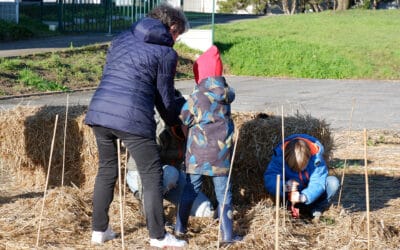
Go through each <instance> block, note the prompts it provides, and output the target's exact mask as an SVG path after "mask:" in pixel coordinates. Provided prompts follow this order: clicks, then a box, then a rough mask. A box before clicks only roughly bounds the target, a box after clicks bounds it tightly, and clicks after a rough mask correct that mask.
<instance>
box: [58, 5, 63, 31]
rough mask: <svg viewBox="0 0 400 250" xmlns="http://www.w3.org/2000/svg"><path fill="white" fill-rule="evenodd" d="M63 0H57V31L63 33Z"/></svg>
mask: <svg viewBox="0 0 400 250" xmlns="http://www.w3.org/2000/svg"><path fill="white" fill-rule="evenodd" d="M62 1H63V0H57V3H58V15H57V16H58V30H59V31H64V27H63V4H62Z"/></svg>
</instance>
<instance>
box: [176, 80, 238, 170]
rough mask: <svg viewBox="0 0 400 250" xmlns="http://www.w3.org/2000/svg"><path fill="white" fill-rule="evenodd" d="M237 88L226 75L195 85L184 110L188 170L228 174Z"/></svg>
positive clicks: (182, 116) (183, 119)
mask: <svg viewBox="0 0 400 250" xmlns="http://www.w3.org/2000/svg"><path fill="white" fill-rule="evenodd" d="M234 99H235V92H234V90H233V88H231V87H229V86H228V84H227V83H226V81H225V78H224V77H222V76H219V77H208V78H205V79H203V80H202V81H201V82H200V83H199V84H198V85H196V86H195V88H194V90H193V92H192V94H191V95H190V96H189V98H188V100H187V102H186V103H185V105H184V106H183V108H182V110H181V116H180V118H181V120H182V122H183V124H185V125H187V126H188V128H189V129H188V138H187V145H186V157H185V163H186V173H188V174H201V175H208V176H226V175H228V172H229V167H230V161H231V154H232V149H233V145H232V140H233V133H234V124H233V120H232V117H231V103H232V102H233V100H234Z"/></svg>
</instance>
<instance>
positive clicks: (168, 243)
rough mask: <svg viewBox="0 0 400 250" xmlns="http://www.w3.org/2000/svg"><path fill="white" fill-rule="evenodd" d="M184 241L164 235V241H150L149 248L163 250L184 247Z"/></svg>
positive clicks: (167, 234)
mask: <svg viewBox="0 0 400 250" xmlns="http://www.w3.org/2000/svg"><path fill="white" fill-rule="evenodd" d="M186 245H187V243H186V241H184V240H178V239H177V238H175V236H173V235H171V234H169V233H165V236H164V239H161V240H158V239H150V246H152V247H158V248H164V247H185V246H186Z"/></svg>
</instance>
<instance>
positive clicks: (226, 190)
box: [217, 128, 239, 249]
mask: <svg viewBox="0 0 400 250" xmlns="http://www.w3.org/2000/svg"><path fill="white" fill-rule="evenodd" d="M235 132H236V140H235V144H234V146H233V153H232V157H231V165H230V167H229V174H228V181H227V182H226V187H225V194H224V202H223V204H222V208H221V209H222V211H220V214H222V212H223V211H224V209H225V201H226V195H227V194H228V189H229V183H230V180H231V175H232V168H233V162H234V160H235V154H236V146H237V142H238V141H239V131H238V130H237V129H236V128H235ZM221 216H222V215H221ZM232 223H233V222H232ZM220 229H221V219H219V223H218V242H217V244H218V246H217V249H219V244H220V235H221V233H220V231H221V230H220Z"/></svg>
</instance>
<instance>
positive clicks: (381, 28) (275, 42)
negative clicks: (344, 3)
mask: <svg viewBox="0 0 400 250" xmlns="http://www.w3.org/2000/svg"><path fill="white" fill-rule="evenodd" d="M399 30H400V10H380V11H368V10H349V11H344V12H332V11H325V12H322V13H316V14H299V15H293V16H273V17H265V18H261V19H257V20H253V21H244V22H240V23H233V24H227V25H216V30H215V43H216V44H217V45H218V46H219V47H220V48H221V50H222V53H223V59H224V63H225V64H227V65H228V66H229V69H230V73H232V74H235V75H254V76H267V77H300V78H323V79H326V78H333V79H350V78H351V79H400V43H399V41H400V32H399Z"/></svg>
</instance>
